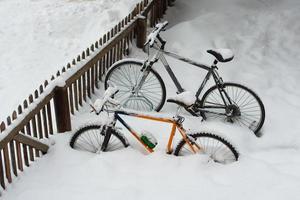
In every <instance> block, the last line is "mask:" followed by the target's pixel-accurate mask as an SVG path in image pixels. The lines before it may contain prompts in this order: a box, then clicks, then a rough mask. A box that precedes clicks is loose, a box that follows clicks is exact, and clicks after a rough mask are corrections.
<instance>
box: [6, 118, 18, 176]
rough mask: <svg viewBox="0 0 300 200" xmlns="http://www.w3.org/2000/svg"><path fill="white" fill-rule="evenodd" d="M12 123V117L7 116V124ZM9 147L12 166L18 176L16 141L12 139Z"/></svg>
mask: <svg viewBox="0 0 300 200" xmlns="http://www.w3.org/2000/svg"><path fill="white" fill-rule="evenodd" d="M14 113H15V112H14ZM13 115H16V114H13ZM14 117H15V116H14ZM10 125H11V117H7V126H10ZM8 147H9V150H10V158H11V159H10V161H11V167H12V170H13V173H14V175H15V176H18V171H17V162H16V153H15V143H14V141H13V140H11V141H10V142H9V143H8Z"/></svg>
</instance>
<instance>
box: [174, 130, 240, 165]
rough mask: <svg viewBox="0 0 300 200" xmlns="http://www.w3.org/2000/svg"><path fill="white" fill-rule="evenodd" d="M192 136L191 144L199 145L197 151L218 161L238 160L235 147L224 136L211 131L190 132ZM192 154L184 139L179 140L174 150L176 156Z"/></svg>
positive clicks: (229, 161) (225, 162)
mask: <svg viewBox="0 0 300 200" xmlns="http://www.w3.org/2000/svg"><path fill="white" fill-rule="evenodd" d="M189 136H190V137H192V138H193V141H192V144H194V146H198V147H200V151H199V153H204V154H206V155H208V156H209V157H210V158H211V159H212V160H214V161H215V162H218V163H223V164H227V163H231V162H235V161H237V160H238V157H239V154H238V152H237V151H236V149H235V148H234V147H233V146H232V145H231V144H230V143H229V142H228V141H226V140H225V139H224V138H221V137H220V136H217V135H214V134H211V133H195V134H190V135H189ZM191 154H194V153H193V152H192V150H191V149H190V147H189V145H188V144H187V143H186V142H185V140H183V139H182V140H181V141H180V142H179V143H178V145H177V147H176V149H175V152H174V155H176V156H185V155H191Z"/></svg>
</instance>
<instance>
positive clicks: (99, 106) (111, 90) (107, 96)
mask: <svg viewBox="0 0 300 200" xmlns="http://www.w3.org/2000/svg"><path fill="white" fill-rule="evenodd" d="M118 92H119V89H118V88H117V87H116V86H109V87H108V88H107V89H106V90H105V92H104V94H103V98H102V99H97V100H96V101H95V103H94V105H91V107H92V109H93V111H95V112H96V114H99V113H100V112H101V111H102V110H103V107H104V106H105V105H106V103H110V104H113V105H119V104H120V103H119V102H118V101H116V100H114V99H113V98H112V97H113V96H114V95H115V94H117V93H118Z"/></svg>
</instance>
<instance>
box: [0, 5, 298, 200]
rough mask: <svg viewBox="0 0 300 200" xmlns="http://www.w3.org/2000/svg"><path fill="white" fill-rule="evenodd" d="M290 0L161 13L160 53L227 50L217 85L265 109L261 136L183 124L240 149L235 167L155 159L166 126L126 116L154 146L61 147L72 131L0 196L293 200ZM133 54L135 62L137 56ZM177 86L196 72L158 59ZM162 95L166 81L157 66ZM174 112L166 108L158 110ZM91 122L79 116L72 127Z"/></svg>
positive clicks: (294, 60)
mask: <svg viewBox="0 0 300 200" xmlns="http://www.w3.org/2000/svg"><path fill="white" fill-rule="evenodd" d="M299 10H300V3H299V2H298V0H285V1H283V0H281V1H280V0H253V1H248V0H227V1H222V0H184V1H183V0H177V1H176V4H175V6H174V7H172V8H170V9H169V10H168V11H167V15H166V18H165V19H167V20H169V22H170V25H169V29H168V30H167V31H166V32H164V33H163V37H164V38H166V39H167V41H168V44H167V49H170V50H173V51H177V52H178V53H180V54H183V55H185V56H188V57H191V58H193V59H196V60H199V61H203V62H210V61H211V57H210V56H208V54H206V53H205V50H206V49H207V48H215V47H216V48H221V47H225V48H231V49H232V50H233V51H234V53H235V58H234V60H233V61H232V62H230V63H226V64H220V66H219V71H220V74H221V75H222V76H223V78H224V80H225V81H226V80H228V81H236V82H240V83H243V84H245V85H247V86H249V87H251V88H252V89H253V90H254V91H256V92H257V93H258V95H259V96H260V97H261V98H262V100H263V102H264V104H265V107H266V122H265V125H264V127H263V130H262V133H263V137H261V138H255V137H254V136H253V135H252V134H250V133H249V131H247V130H245V129H242V128H239V127H236V126H230V125H228V124H218V123H201V122H200V121H199V119H193V118H191V117H189V116H187V118H186V127H191V128H194V129H202V130H210V131H214V132H216V133H223V134H225V136H226V137H227V138H230V139H232V140H233V141H232V143H233V144H234V145H235V146H237V148H238V149H239V150H240V153H241V157H240V160H239V161H238V162H236V163H233V164H230V165H226V166H223V165H219V164H217V163H212V162H207V160H206V159H205V158H203V157H201V156H189V157H174V156H172V155H166V154H165V149H164V147H165V145H166V142H167V139H166V138H167V133H168V130H169V129H168V128H169V127H168V126H165V125H160V124H158V123H157V122H153V123H150V122H148V121H141V120H134V119H129V120H130V121H129V122H130V124H132V125H133V127H135V128H137V130H141V129H145V128H149V131H150V132H151V133H153V134H154V135H155V136H156V137H157V138H158V142H159V146H158V147H157V149H156V152H155V153H153V154H151V155H145V153H144V151H143V150H142V149H141V148H140V146H138V145H137V144H136V143H135V142H134V141H133V140H132V139H130V138H131V137H130V136H128V139H130V142H131V144H132V147H129V148H127V149H125V150H121V151H116V152H112V153H105V154H99V155H94V154H90V153H86V152H79V151H76V150H73V149H71V148H70V147H69V146H68V143H69V140H70V137H71V136H72V133H66V134H60V135H57V136H55V137H53V139H54V140H55V142H56V144H55V145H54V146H52V147H51V148H50V152H49V153H48V154H47V155H46V156H44V157H43V158H42V159H40V160H39V161H38V162H35V163H33V164H32V165H33V166H32V167H30V168H28V169H26V171H25V172H24V173H23V174H22V176H21V177H20V179H19V180H17V181H14V183H13V184H12V185H10V187H9V188H8V190H7V191H6V192H4V195H3V198H4V199H8V200H10V199H13V200H17V199H22V200H23V199H30V200H33V199H41V198H42V199H65V198H70V199H99V198H101V199H120V198H125V199H153V198H155V199H183V198H193V199H194V198H195V197H196V198H209V199H225V198H226V199H298V197H299V195H300V191H299V186H300V172H299V170H298V168H299V165H300V156H299V154H300V139H299V138H300V137H299V130H300V124H299V119H300V114H299V112H298V111H299V107H300V104H299V102H300V93H299V91H298V90H297V85H299V84H300V81H299V79H298V77H299V75H300V70H299V67H298V62H299V53H298V52H299V50H300V43H299V42H300V41H299V34H300V24H299V20H300V13H299ZM136 55H138V56H142V53H141V52H136ZM168 61H169V62H170V64H171V65H172V66H173V69H174V71H175V73H176V74H178V75H180V76H178V78H179V79H180V80H181V81H182V82H183V85H184V87H185V88H186V89H188V90H191V91H194V90H195V89H196V87H198V84H200V81H199V79H201V77H203V76H204V73H203V72H202V71H200V70H198V69H196V68H194V67H190V66H188V65H186V64H183V63H181V62H178V61H175V60H173V59H171V58H168ZM156 69H157V70H158V71H159V72H160V73H161V75H162V76H163V78H164V80H165V82H166V87H167V90H168V91H167V92H168V95H169V96H172V95H174V94H175V88H174V86H173V83H172V82H170V80H169V78H168V77H167V76H166V72H165V71H164V69H162V68H160V66H156ZM175 109H176V106H175V105H172V104H166V105H165V107H164V108H163V112H165V113H171V114H170V115H172V113H175ZM97 120H98V118H97V117H95V116H93V115H92V114H90V113H89V109H88V108H86V109H85V110H82V111H81V113H77V114H76V116H74V117H73V121H72V124H73V127H74V129H76V128H77V127H78V126H81V125H82V124H84V123H91V122H92V121H97Z"/></svg>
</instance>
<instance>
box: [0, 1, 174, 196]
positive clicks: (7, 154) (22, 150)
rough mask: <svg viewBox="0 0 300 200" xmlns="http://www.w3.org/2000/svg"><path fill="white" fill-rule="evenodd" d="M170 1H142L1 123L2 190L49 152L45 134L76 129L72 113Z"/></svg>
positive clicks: (142, 38)
mask: <svg viewBox="0 0 300 200" xmlns="http://www.w3.org/2000/svg"><path fill="white" fill-rule="evenodd" d="M168 2H169V1H168V0H144V1H142V2H141V3H139V4H137V5H136V7H135V8H134V10H133V11H132V12H131V13H130V14H129V15H128V16H126V17H125V18H124V19H123V20H122V21H121V22H120V23H118V24H117V25H116V26H115V27H114V28H112V29H111V30H110V31H109V32H107V33H106V34H104V35H103V37H101V38H100V39H99V40H97V41H96V42H95V43H94V44H92V45H91V46H90V47H89V48H87V49H86V50H85V51H83V52H82V53H81V54H80V55H78V56H77V57H76V59H73V60H72V62H71V63H68V64H67V65H66V67H63V68H62V70H60V71H57V73H56V75H55V76H52V77H51V80H50V81H45V82H44V83H43V84H41V85H40V87H39V88H38V89H37V90H35V91H34V94H33V95H29V97H28V99H25V100H24V101H23V103H22V104H21V105H19V106H18V108H17V110H16V111H13V113H12V115H11V116H9V117H7V120H6V122H1V123H0V132H1V133H0V185H1V187H0V195H1V188H2V189H5V188H6V186H7V184H8V183H11V182H12V181H13V179H14V178H15V177H17V176H18V175H19V173H20V172H22V171H23V170H24V168H25V167H29V166H30V164H31V163H32V162H33V161H35V160H36V159H37V158H38V157H40V156H42V155H43V154H45V153H46V152H47V150H48V145H47V144H45V143H43V142H42V141H43V140H44V138H46V139H47V138H49V137H50V136H51V135H53V134H54V133H61V132H65V131H70V130H71V120H70V115H72V114H74V113H75V112H76V111H78V110H79V109H80V108H81V107H82V106H83V105H84V103H85V102H86V101H87V100H88V98H91V97H92V95H93V94H94V93H95V90H96V89H98V88H99V81H101V80H102V77H103V75H104V74H105V72H106V70H107V69H108V68H109V67H110V66H111V65H112V64H113V63H114V62H116V61H118V60H120V59H122V58H123V56H124V55H126V54H128V49H129V46H130V45H129V44H130V43H132V42H133V40H134V39H136V44H137V46H138V47H142V46H143V44H144V42H145V38H146V28H147V25H149V26H151V27H153V26H154V25H155V24H156V23H157V22H158V21H159V20H160V19H161V18H162V16H163V14H164V13H165V11H166V9H167V4H168Z"/></svg>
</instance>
